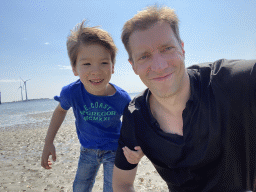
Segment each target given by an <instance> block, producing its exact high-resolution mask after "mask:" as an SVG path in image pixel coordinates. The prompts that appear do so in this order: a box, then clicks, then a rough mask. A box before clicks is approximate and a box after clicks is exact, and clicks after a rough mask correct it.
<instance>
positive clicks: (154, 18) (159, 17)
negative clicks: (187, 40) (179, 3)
mask: <svg viewBox="0 0 256 192" xmlns="http://www.w3.org/2000/svg"><path fill="white" fill-rule="evenodd" d="M159 21H164V22H167V23H169V24H170V26H171V28H172V30H173V32H174V34H175V37H176V38H177V40H178V42H179V43H180V44H181V42H182V41H181V38H180V34H179V19H178V17H177V15H176V13H175V11H174V9H170V8H169V7H157V6H149V7H146V8H145V9H144V10H142V11H139V12H138V13H137V14H136V15H135V16H134V17H133V18H131V19H130V20H128V21H127V22H126V23H125V24H124V27H123V32H122V37H121V38H122V42H123V44H124V46H125V49H126V51H127V52H128V54H129V60H131V61H132V56H131V48H130V45H129V38H130V36H131V34H132V33H133V32H134V31H136V30H147V29H149V28H150V27H151V26H152V25H154V24H155V23H157V22H159Z"/></svg>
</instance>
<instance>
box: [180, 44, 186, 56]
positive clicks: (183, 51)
mask: <svg viewBox="0 0 256 192" xmlns="http://www.w3.org/2000/svg"><path fill="white" fill-rule="evenodd" d="M181 49H182V53H183V56H184V57H185V50H184V42H183V41H181Z"/></svg>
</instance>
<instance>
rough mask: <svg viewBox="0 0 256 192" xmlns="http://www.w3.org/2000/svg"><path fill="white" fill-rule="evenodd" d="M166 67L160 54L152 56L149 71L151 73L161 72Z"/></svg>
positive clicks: (166, 64) (165, 62)
mask: <svg viewBox="0 0 256 192" xmlns="http://www.w3.org/2000/svg"><path fill="white" fill-rule="evenodd" d="M167 67H168V63H167V61H166V60H165V59H164V58H163V57H162V55H161V54H159V53H156V54H155V55H154V56H153V60H152V64H151V70H152V71H161V70H163V69H165V68H167Z"/></svg>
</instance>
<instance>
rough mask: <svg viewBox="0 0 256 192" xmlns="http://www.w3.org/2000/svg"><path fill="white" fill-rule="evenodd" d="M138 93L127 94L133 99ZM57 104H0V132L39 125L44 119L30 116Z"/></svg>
mask: <svg viewBox="0 0 256 192" xmlns="http://www.w3.org/2000/svg"><path fill="white" fill-rule="evenodd" d="M137 94H139V93H129V95H130V97H131V98H133V97H135V96H136V95H137ZM57 105H58V102H57V101H55V100H54V99H34V100H28V101H23V102H22V101H19V102H9V103H2V104H0V130H5V128H6V127H13V126H16V127H17V128H18V127H22V126H17V125H22V124H28V123H40V122H42V121H45V119H44V118H31V116H30V115H32V116H33V115H34V114H40V113H45V112H53V111H54V109H55V108H56V106H57Z"/></svg>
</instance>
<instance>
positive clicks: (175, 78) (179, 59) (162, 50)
mask: <svg viewBox="0 0 256 192" xmlns="http://www.w3.org/2000/svg"><path fill="white" fill-rule="evenodd" d="M129 43H130V49H131V53H132V54H131V55H132V59H133V62H132V61H129V62H130V63H131V65H132V67H133V70H134V72H135V73H136V74H137V75H139V76H140V79H141V80H142V82H143V83H144V84H145V85H146V86H147V87H148V88H149V89H150V91H151V92H152V93H153V94H154V95H155V96H158V97H161V98H166V97H170V96H172V95H175V94H176V93H177V92H178V91H179V90H180V88H182V86H183V84H184V76H185V64H184V59H185V51H184V49H183V47H184V44H183V42H182V44H180V43H179V42H178V40H177V39H176V37H175V35H174V33H173V31H172V29H171V27H170V25H169V24H168V23H166V22H158V23H156V24H154V25H153V26H152V27H150V28H149V29H147V30H144V31H135V32H133V33H132V35H131V36H130V39H129Z"/></svg>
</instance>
